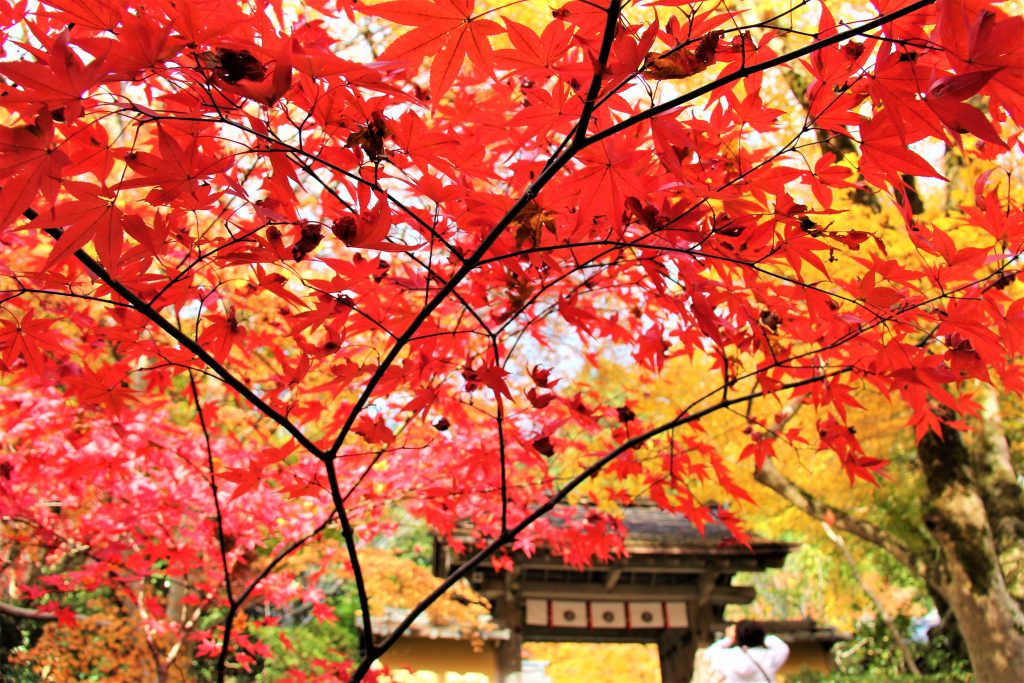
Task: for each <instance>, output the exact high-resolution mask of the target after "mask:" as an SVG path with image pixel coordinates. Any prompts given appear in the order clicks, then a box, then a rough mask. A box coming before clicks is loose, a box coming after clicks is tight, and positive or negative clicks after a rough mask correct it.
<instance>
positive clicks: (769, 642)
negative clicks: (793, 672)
mask: <svg viewBox="0 0 1024 683" xmlns="http://www.w3.org/2000/svg"><path fill="white" fill-rule="evenodd" d="M704 656H705V657H706V658H707V663H708V668H709V669H710V671H711V678H710V679H709V680H710V681H712V683H775V674H777V673H778V672H779V669H781V668H782V665H783V664H785V663H786V658H787V657H789V645H786V643H785V642H783V640H782V639H781V638H779V637H777V636H770V635H765V632H764V626H762V625H761V624H759V623H758V622H756V621H741V622H739V623H737V624H733V625H732V626H729V628H728V629H726V631H725V638H722V639H721V640H719V641H717V642H715V643H712V644H711V646H710V647H708V649H707V650H706V651H705V653H704Z"/></svg>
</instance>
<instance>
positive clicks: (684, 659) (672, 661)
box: [658, 628, 697, 683]
mask: <svg viewBox="0 0 1024 683" xmlns="http://www.w3.org/2000/svg"><path fill="white" fill-rule="evenodd" d="M696 654H697V641H696V640H695V639H694V638H693V637H692V635H691V634H690V631H689V629H674V628H670V629H666V630H665V631H662V633H661V635H660V636H659V637H658V660H659V662H660V664H661V683H690V679H691V678H693V658H694V656H695V655H696Z"/></svg>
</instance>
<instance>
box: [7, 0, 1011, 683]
mask: <svg viewBox="0 0 1024 683" xmlns="http://www.w3.org/2000/svg"><path fill="white" fill-rule="evenodd" d="M539 4H543V3H516V2H512V3H508V4H505V5H500V6H499V5H497V4H496V3H484V2H482V1H479V2H474V0H437V1H436V2H434V1H428V0H397V1H394V2H382V3H362V2H360V3H355V2H349V1H348V0H337V1H336V2H327V1H326V0H308V1H307V2H303V3H285V2H281V1H280V0H278V1H274V0H269V1H267V0H257V1H256V2H250V3H235V2H231V1H230V0H176V1H174V2H170V1H168V0H146V2H135V1H123V0H90V2H87V3H82V2H78V1H77V0H74V1H72V0H45V1H44V2H42V3H31V2H27V1H26V0H22V1H20V2H14V3H5V4H4V5H3V6H2V7H0V28H2V35H3V36H4V37H3V38H2V39H0V46H2V49H3V60H2V62H0V185H2V186H0V243H2V245H3V250H2V261H0V289H2V298H0V371H2V373H3V374H2V379H0V401H2V403H3V408H2V410H0V421H2V427H0V434H2V437H0V438H2V444H3V450H2V453H0V511H2V516H3V517H2V518H3V522H2V529H3V536H4V539H5V541H4V543H5V547H7V548H15V549H16V552H7V553H6V554H5V555H4V564H3V565H2V570H3V577H4V591H5V599H6V600H8V601H15V602H18V603H19V604H21V605H23V606H29V607H31V608H32V609H35V610H39V611H40V614H56V615H58V616H60V618H61V619H62V620H65V621H70V620H73V619H75V615H74V613H73V612H71V611H68V610H67V609H66V608H65V607H63V606H62V605H63V604H64V598H63V596H64V595H65V593H67V592H69V591H71V590H76V591H77V590H102V591H105V592H106V594H109V595H110V596H111V597H110V599H111V600H113V601H114V602H115V603H117V604H119V605H121V609H123V610H128V611H129V612H131V614H132V619H134V620H136V622H135V623H138V624H140V627H139V628H140V629H141V633H142V638H143V640H144V641H145V643H146V647H147V648H148V649H149V651H150V652H151V653H152V654H153V657H154V661H155V662H164V664H163V666H164V672H165V674H164V675H166V672H167V670H168V669H167V667H168V666H171V665H173V663H174V662H175V661H176V657H178V656H182V657H184V656H188V657H191V656H193V655H194V656H196V657H200V658H202V657H207V658H212V660H215V664H214V666H215V667H216V671H217V673H218V675H219V676H220V677H223V676H224V674H225V671H226V670H227V669H228V668H229V667H242V668H249V667H251V666H254V665H256V664H258V660H259V658H261V657H265V656H267V652H268V649H267V648H266V646H265V645H263V644H261V643H259V642H257V641H255V640H253V639H252V637H250V635H246V633H249V634H251V633H252V632H251V631H248V632H247V631H245V629H244V628H243V625H242V622H248V621H249V620H252V619H256V618H257V616H256V615H255V614H249V613H248V612H247V611H246V610H247V609H249V608H250V607H252V605H253V604H258V603H264V604H272V605H278V606H284V605H288V604H294V603H296V602H305V603H308V604H320V603H321V602H322V596H321V595H318V594H317V593H316V592H315V591H311V590H305V589H304V588H303V586H304V585H305V586H311V585H313V583H311V582H309V577H308V576H305V577H298V573H299V572H300V571H306V570H304V569H300V568H297V567H295V566H294V565H290V564H289V563H288V561H287V558H288V556H289V555H290V554H291V553H292V552H293V551H295V550H296V549H298V548H300V547H302V546H303V545H304V544H306V543H309V542H313V541H316V540H318V539H320V538H323V537H325V536H327V537H330V538H334V539H336V540H338V541H339V543H337V544H324V545H323V546H322V547H323V548H324V549H325V550H324V552H328V550H327V549H329V548H337V549H338V551H339V552H340V553H342V555H343V557H341V558H339V559H338V561H339V562H342V563H343V564H344V565H345V566H346V567H347V568H348V569H349V571H350V572H351V580H352V581H353V582H354V585H355V587H356V590H357V592H358V596H359V601H360V603H361V605H362V607H363V610H362V612H363V620H362V628H363V630H364V633H366V634H367V635H369V636H370V637H369V639H368V641H367V643H366V646H365V648H364V650H365V652H364V657H363V659H362V661H361V662H355V663H353V666H354V667H356V668H354V669H352V670H351V671H352V675H353V676H354V678H355V679H360V678H361V677H362V676H364V675H365V674H366V672H367V671H368V667H369V665H370V663H371V662H372V661H373V660H375V659H376V658H377V657H379V656H380V654H381V653H382V652H384V651H385V650H386V649H387V648H388V647H390V645H391V644H392V643H393V642H394V640H395V639H396V638H397V637H398V636H399V635H400V632H401V630H402V628H400V629H399V630H398V631H396V632H395V633H392V634H372V635H370V633H371V631H372V629H371V624H370V621H369V614H370V609H369V607H370V596H369V595H368V590H367V587H368V585H371V584H368V582H367V581H366V580H364V577H363V573H362V570H361V567H360V563H359V557H360V550H361V549H362V548H363V547H364V546H365V545H366V544H368V543H370V542H371V541H373V540H374V539H379V538H381V537H386V536H387V535H388V534H389V533H390V530H392V529H394V528H395V525H397V524H399V523H400V521H401V520H403V519H410V518H411V519H416V520H420V521H422V522H423V523H425V524H427V525H429V527H430V528H431V529H433V530H434V531H435V532H436V533H437V534H439V535H440V536H441V537H443V538H447V539H448V540H449V541H450V542H451V543H454V544H456V545H457V546H460V547H462V544H465V550H466V551H467V552H468V553H470V554H472V553H474V552H476V553H478V554H476V555H475V557H474V559H473V560H472V561H471V562H469V563H467V564H466V565H465V571H469V570H470V569H471V568H472V567H473V566H475V565H476V564H479V563H480V562H485V561H491V562H494V563H495V566H499V567H501V566H507V565H508V563H510V562H511V561H512V559H511V555H510V552H511V551H512V550H521V551H523V552H527V553H529V552H532V550H533V548H534V547H535V546H536V545H537V544H538V543H547V544H550V545H551V547H553V548H555V549H557V550H558V551H559V552H560V553H561V554H563V555H564V556H565V557H566V558H567V561H569V562H570V563H572V564H576V565H581V564H583V563H586V562H589V561H592V560H593V559H594V558H599V559H600V558H607V557H608V556H609V555H611V554H613V553H615V552H617V551H619V550H620V549H621V543H619V542H618V541H616V540H614V539H616V538H618V535H619V528H618V525H617V523H616V520H615V510H616V506H617V505H621V504H627V503H629V502H630V501H631V500H633V499H634V498H635V497H636V496H638V495H643V496H647V497H649V498H650V499H652V500H654V501H655V502H657V503H658V504H659V505H661V506H662V507H664V508H666V509H670V510H674V511H677V512H679V513H682V514H685V515H688V516H689V517H690V518H691V519H693V520H694V521H695V522H696V523H697V524H698V525H699V524H703V523H705V522H706V521H708V520H710V512H709V509H708V507H707V505H706V504H707V503H708V502H709V501H707V500H704V499H703V498H702V495H701V489H700V486H701V483H702V482H704V481H709V480H712V481H718V482H719V483H723V484H725V485H726V488H727V489H728V490H729V491H730V492H731V494H732V495H733V496H737V497H745V496H746V495H747V494H746V492H745V491H743V490H742V489H741V488H739V487H738V486H735V485H733V484H732V479H731V478H730V475H729V472H728V470H727V468H726V467H724V466H723V465H722V462H721V457H720V454H719V453H717V452H716V451H715V450H714V449H713V448H712V447H711V446H710V445H709V443H710V442H709V441H707V440H706V439H705V436H704V434H703V433H702V430H701V424H700V421H701V418H702V417H704V416H707V415H710V414H712V413H714V412H716V411H722V410H730V411H738V412H740V413H743V414H744V415H746V417H747V419H748V421H749V429H748V431H749V435H748V439H747V442H746V445H745V447H744V451H743V454H744V455H745V456H749V457H751V458H753V459H754V460H755V461H756V462H758V463H760V462H762V461H763V460H764V459H765V458H767V457H770V456H771V454H772V449H773V439H772V438H768V437H769V436H770V435H769V434H768V433H767V432H766V429H767V427H768V426H769V425H771V424H772V422H773V415H774V414H775V412H776V411H777V410H778V409H779V408H780V406H781V405H782V404H783V403H784V402H785V401H786V400H788V399H789V398H790V397H791V396H793V395H794V393H795V392H799V393H802V394H805V395H806V397H805V399H804V400H805V403H806V406H807V410H809V411H812V412H813V414H814V415H815V418H814V419H815V420H816V424H817V428H818V435H819V439H818V441H817V442H816V443H812V444H810V445H811V446H813V447H814V448H817V449H819V450H822V451H828V452H832V453H834V454H835V455H836V456H838V466H839V467H840V468H841V469H842V471H844V472H845V473H846V475H847V476H849V477H850V478H851V479H855V478H861V479H867V480H874V479H875V477H876V476H877V474H878V473H879V471H880V470H881V469H882V468H883V467H884V462H883V460H882V459H881V458H879V457H876V456H874V455H873V454H870V453H866V452H864V450H863V449H862V448H861V447H860V444H859V443H858V440H857V436H856V434H855V433H854V431H853V430H851V429H849V428H848V425H847V410H848V409H849V408H850V407H852V406H854V405H856V400H855V399H854V397H853V391H854V390H855V389H856V388H857V387H858V386H860V385H863V384H870V385H873V386H874V387H876V388H877V389H878V390H879V391H881V392H882V393H883V394H884V395H886V396H888V397H890V398H891V399H892V400H893V401H902V402H905V403H906V404H907V405H908V406H909V408H910V410H911V414H912V417H911V423H912V425H913V426H914V428H915V430H916V432H917V434H918V436H919V437H920V436H922V435H924V434H926V433H927V432H928V431H929V430H938V429H939V425H940V423H941V422H942V421H943V420H947V421H949V420H955V416H957V415H965V414H970V413H972V412H973V411H975V409H976V405H975V403H974V401H973V400H972V394H971V392H970V391H969V390H968V389H967V387H968V386H969V385H968V384H967V382H968V381H977V382H984V383H992V384H996V385H998V386H999V387H1001V389H1002V390H1005V391H1009V392H1020V391H1021V389H1022V388H1024V384H1022V382H1021V377H1022V375H1021V373H1020V366H1019V361H1020V356H1021V351H1022V347H1024V297H1022V296H1021V293H1022V292H1021V285H1020V284H1019V282H1018V281H1017V280H1018V272H1019V269H1020V264H1019V261H1020V254H1021V250H1022V245H1024V213H1022V211H1021V207H1020V204H1019V198H1018V197H1014V196H1013V195H1012V193H1011V192H1010V188H1013V187H1018V186H1019V179H1018V178H1010V177H1009V176H1010V175H1011V174H1012V168H1013V165H1014V164H1015V163H1017V161H1015V160H1017V159H1019V152H1020V133H1019V125H1020V123H1021V121H1022V120H1024V99H1022V97H1021V94H1022V93H1024V43H1022V41H1021V40H1020V36H1021V35H1024V20H1022V18H1021V17H1019V16H1011V15H1008V14H1007V13H1005V12H1004V11H1002V10H1000V9H998V8H996V7H994V6H989V5H987V4H986V3H984V2H975V1H974V0H969V1H967V0H941V1H938V2H936V1H935V0H917V1H916V2H906V1H904V0H877V1H876V2H874V3H872V5H871V6H870V7H868V6H865V7H864V8H862V9H860V10H858V11H857V12H853V13H851V12H850V11H849V10H848V9H847V10H844V12H845V13H844V14H842V15H840V12H839V9H837V7H838V6H836V7H833V6H832V5H831V4H829V3H818V2H814V3H799V4H795V5H789V4H787V5H786V6H785V8H783V9H779V10H778V11H766V12H757V11H749V12H737V11H731V10H729V9H728V8H727V7H726V5H725V4H722V3H714V2H696V3H694V2H673V1H670V0H658V1H649V2H635V3H623V4H622V6H621V7H620V6H619V3H618V2H617V1H615V2H612V3H611V6H610V7H609V6H603V5H602V3H601V2H598V3H594V2H578V1H572V2H568V3H566V4H563V5H559V6H557V7H554V9H551V8H547V6H546V4H545V6H544V7H543V8H539V7H537V5H539ZM603 4H604V5H607V0H603ZM947 149H948V150H953V151H955V152H957V153H958V154H960V155H962V156H963V157H967V158H970V159H971V160H972V161H976V162H977V163H981V164H984V165H985V166H986V170H985V171H984V172H983V173H981V174H980V175H979V176H978V177H977V178H976V181H974V182H973V183H972V184H971V186H970V187H968V188H967V190H966V191H965V194H966V196H967V197H968V200H967V201H965V203H964V205H963V206H962V207H957V208H958V210H956V211H954V213H953V215H952V218H950V219H949V220H946V221H943V222H940V223H933V222H927V221H925V220H923V219H922V218H921V217H920V215H918V214H919V213H920V212H919V211H918V210H916V208H915V201H914V200H915V199H916V198H917V187H918V184H920V183H927V182H938V183H942V182H948V180H947V178H946V177H945V176H944V171H943V169H942V168H941V167H939V166H936V158H937V157H941V155H942V154H943V152H944V151H945V150H947ZM936 150H938V151H937V152H936ZM855 195H856V196H859V197H864V196H868V197H872V199H873V201H874V202H876V203H889V204H892V205H894V206H895V207H897V209H898V212H897V214H896V215H897V216H898V218H897V219H896V220H894V221H888V220H883V219H882V218H881V217H880V218H879V219H878V220H877V221H875V222H871V223H864V222H851V221H850V220H849V219H848V218H847V217H846V215H845V214H844V212H843V211H842V208H843V207H845V206H848V202H841V201H839V199H840V198H841V197H848V196H855ZM680 356H688V357H697V356H699V357H701V358H707V359H709V363H708V367H710V368H711V371H710V374H709V375H708V376H707V377H701V378H700V381H699V382H697V381H695V382H693V383H692V385H690V386H679V387H678V391H677V392H675V393H674V395H671V396H666V397H665V400H666V401H668V402H669V403H670V405H671V406H672V412H673V414H674V415H675V416H674V417H673V418H671V419H669V420H667V421H664V420H660V421H659V420H653V419H652V418H651V416H649V415H644V414H643V411H642V410H640V409H639V408H638V404H637V403H636V401H635V397H632V396H629V395H618V394H616V391H615V388H614V387H613V388H609V387H608V386H607V385H606V384H605V383H604V376H603V374H602V372H601V361H602V360H607V359H608V358H615V359H617V360H619V361H620V362H621V361H622V360H624V359H629V361H628V362H630V363H633V365H634V372H635V373H639V375H640V376H651V375H653V374H655V373H658V372H659V371H660V370H661V369H662V368H663V367H664V365H665V364H666V362H669V361H670V359H672V358H675V357H680ZM581 368H588V370H586V371H584V372H581ZM577 375H579V376H581V377H583V378H584V379H582V380H576V379H575V378H576V376H577ZM794 438H795V437H794ZM601 472H603V473H605V474H609V475H611V476H607V477H605V478H604V479H601V481H602V482H607V484H606V485H605V484H602V486H600V487H598V486H594V485H592V484H587V486H589V489H588V499H589V500H590V501H591V502H594V501H597V502H599V503H600V507H599V509H595V508H591V509H590V511H589V512H588V513H587V514H586V515H583V514H579V513H577V512H576V511H575V510H573V509H572V508H571V506H569V505H563V504H562V503H575V502H578V499H577V498H576V497H575V496H576V494H574V493H573V492H574V491H575V490H576V489H578V488H579V487H580V486H581V485H582V484H584V483H585V482H590V481H591V480H592V478H593V476H594V475H597V474H598V473H601ZM627 484H628V485H627ZM723 521H725V522H727V523H728V524H730V525H732V526H733V528H734V529H735V533H736V536H737V539H738V540H739V541H741V542H742V541H743V539H744V535H743V532H742V528H741V526H740V524H739V521H738V520H736V519H734V518H732V517H730V516H727V515H724V516H723ZM457 528H459V529H462V530H466V529H468V533H469V534H470V538H469V540H468V541H466V536H465V535H464V533H462V534H460V535H459V536H458V537H457V538H456V535H455V531H456V529H457ZM610 539H611V540H610ZM461 576H462V574H461V573H459V574H455V575H453V576H451V577H449V578H448V579H447V580H446V581H445V582H443V583H442V584H441V585H440V586H439V587H438V588H437V589H436V590H435V591H434V592H432V593H430V594H428V595H423V596H421V598H422V600H421V601H420V602H419V603H418V606H417V607H416V608H415V609H413V610H412V612H411V613H410V616H409V620H408V622H407V623H406V624H405V626H408V624H409V623H411V621H412V620H413V619H414V618H415V617H416V615H417V614H418V612H419V611H421V610H423V609H426V608H427V607H428V606H429V605H430V604H432V603H433V602H434V601H435V600H436V598H437V597H438V595H440V594H441V593H442V592H443V591H444V590H446V589H448V588H450V587H451V586H453V585H455V583H456V582H457V581H458V580H459V579H460V578H461ZM297 577H298V578H303V581H298V580H293V579H296V578H297ZM318 609H320V610H321V611H320V616H322V617H324V618H329V617H330V615H328V614H326V613H325V612H324V610H323V609H322V608H318ZM403 628H404V627H403ZM175 648H176V649H175ZM185 652H187V653H188V654H187V655H186V654H183V653H185Z"/></svg>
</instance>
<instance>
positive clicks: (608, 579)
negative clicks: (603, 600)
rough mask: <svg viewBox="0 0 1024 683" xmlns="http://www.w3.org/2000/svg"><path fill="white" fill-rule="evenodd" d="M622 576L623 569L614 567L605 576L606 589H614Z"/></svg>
mask: <svg viewBox="0 0 1024 683" xmlns="http://www.w3.org/2000/svg"><path fill="white" fill-rule="evenodd" d="M620 578H622V570H621V569H613V570H611V571H610V572H608V573H607V574H606V575H605V577H604V589H605V590H609V591H610V590H613V589H614V588H615V585H616V584H617V583H618V582H619V579H620Z"/></svg>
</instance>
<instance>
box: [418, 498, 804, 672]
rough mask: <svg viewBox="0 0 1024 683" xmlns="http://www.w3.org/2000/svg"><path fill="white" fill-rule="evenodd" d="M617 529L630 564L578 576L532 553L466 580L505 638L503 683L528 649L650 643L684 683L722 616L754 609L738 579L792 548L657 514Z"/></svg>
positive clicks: (438, 558) (451, 561) (439, 568)
mask: <svg viewBox="0 0 1024 683" xmlns="http://www.w3.org/2000/svg"><path fill="white" fill-rule="evenodd" d="M623 523H624V526H625V528H626V532H627V537H626V550H627V553H628V554H627V556H626V557H623V558H620V559H618V560H616V561H615V562H612V563H610V564H604V565H595V566H593V567H590V568H588V569H586V570H583V571H576V570H574V569H571V568H569V567H566V566H565V564H564V563H563V562H562V561H561V560H560V559H559V558H557V557H552V556H551V555H550V554H548V553H546V552H544V551H543V550H538V552H537V553H536V554H534V555H533V556H532V557H529V558H527V557H525V556H523V555H518V556H517V557H516V561H515V568H514V569H513V570H512V571H510V572H502V573H500V574H499V573H497V572H495V571H494V570H493V569H492V568H491V567H490V566H487V567H482V568H480V569H479V570H477V571H474V572H472V573H471V575H470V583H471V584H472V585H473V588H474V589H475V590H476V591H477V592H479V593H480V594H481V595H483V596H484V597H486V598H487V599H488V600H490V601H491V603H492V605H493V607H492V613H493V616H494V621H495V622H496V625H498V626H499V627H500V628H507V629H508V630H509V632H510V634H511V635H510V638H509V639H508V640H507V641H502V642H501V643H500V644H499V646H498V669H499V672H500V676H499V681H500V683H509V682H512V681H515V680H516V675H515V674H516V673H517V672H519V671H520V668H521V650H522V645H523V642H524V641H570V642H595V643H655V644H657V646H658V652H659V658H660V661H661V677H662V681H663V683H689V681H690V678H691V676H692V674H693V662H694V655H695V653H696V651H697V649H698V648H699V647H703V646H706V645H708V644H709V643H710V642H711V637H712V634H713V633H714V631H715V629H716V628H720V627H721V626H722V624H723V616H722V615H723V612H724V610H725V606H726V605H728V604H744V603H748V602H750V601H752V600H753V599H754V589H753V588H752V587H748V586H734V585H732V581H733V577H734V576H735V574H736V573H737V572H748V571H755V572H756V571H763V570H764V569H766V568H768V567H779V566H782V563H783V561H784V560H785V558H786V555H787V554H788V553H789V552H790V550H792V549H793V547H794V546H792V545H790V544H788V543H776V542H770V541H764V540H760V539H753V540H751V542H750V546H749V547H747V546H744V545H739V544H737V543H735V541H733V539H732V537H731V535H730V534H729V532H728V531H727V530H726V529H725V527H724V526H722V525H721V524H717V523H715V524H708V525H707V526H706V527H705V529H704V533H703V534H701V533H699V532H698V531H697V529H696V528H695V527H694V526H693V524H692V523H690V522H689V521H688V520H686V519H685V518H684V517H681V516H679V515H673V514H670V513H666V512H664V511H662V510H660V509H658V508H655V507H647V506H637V507H632V508H628V509H627V510H626V511H625V515H624V519H623ZM437 551H438V552H436V553H435V560H434V571H435V573H436V574H437V575H438V576H443V575H446V574H447V573H448V572H449V571H451V570H452V569H453V568H455V567H457V566H458V563H459V560H460V558H459V557H457V556H456V555H455V554H454V553H453V552H452V551H451V549H450V548H447V547H445V546H439V547H438V549H437Z"/></svg>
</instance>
